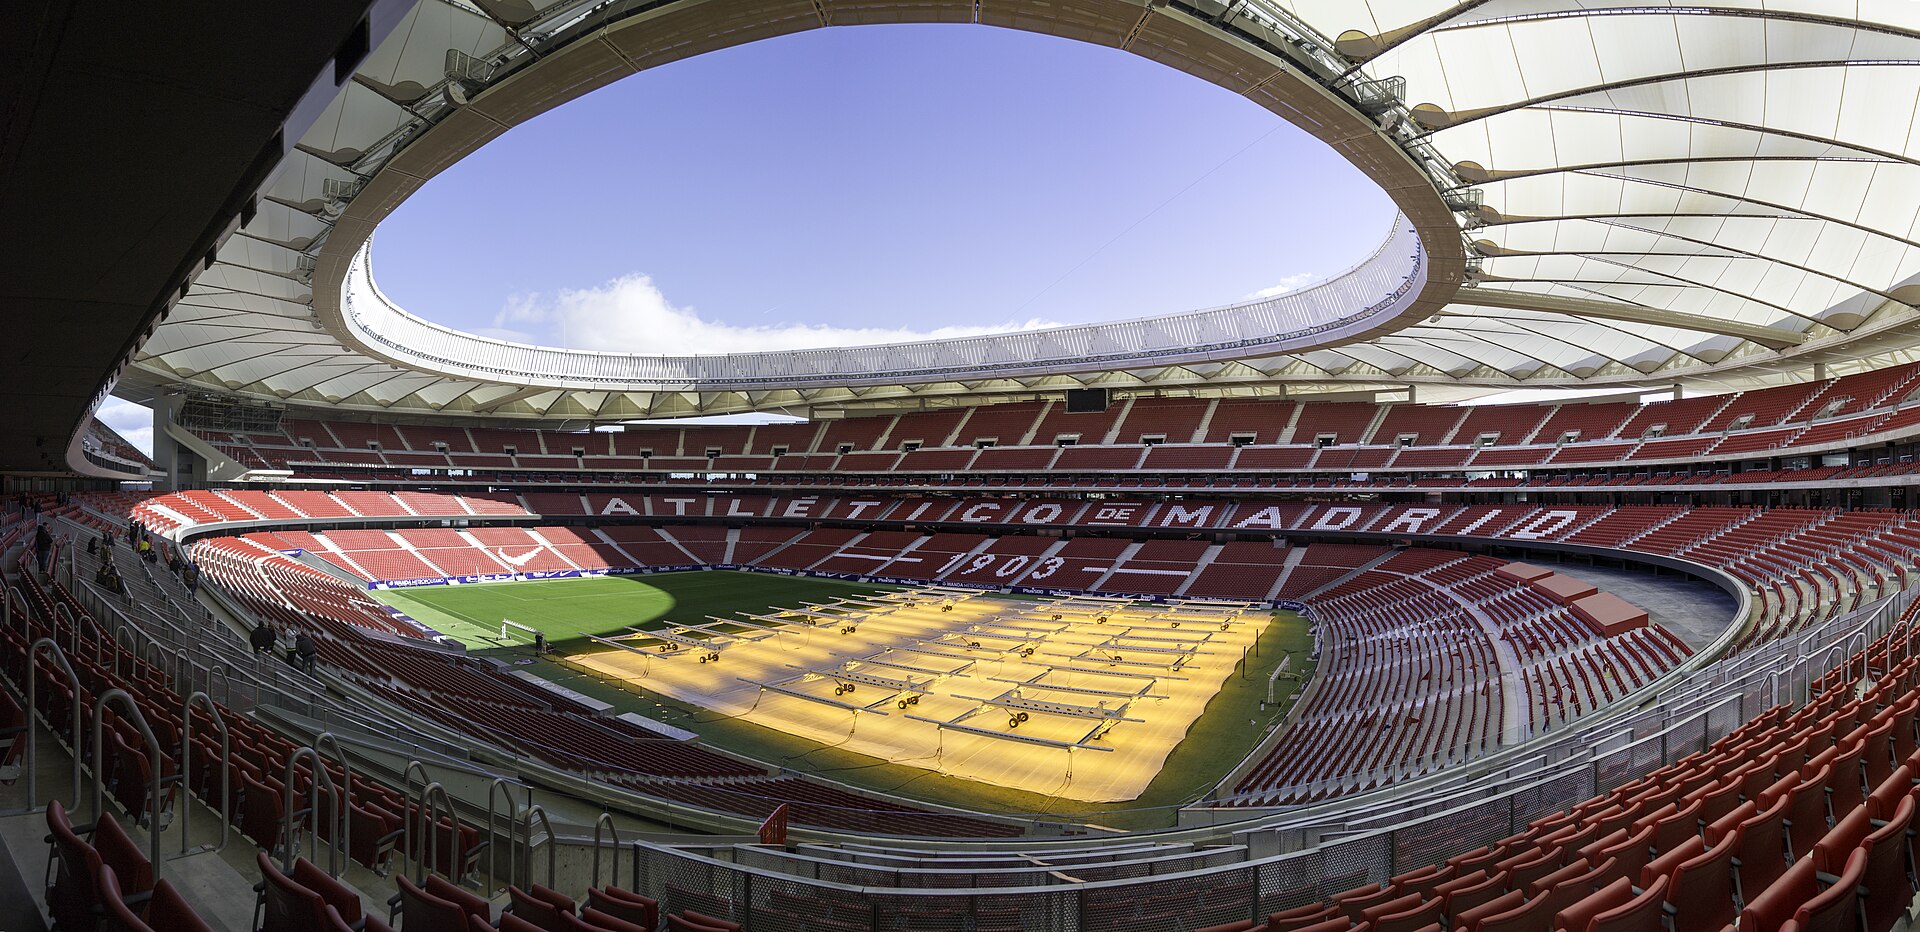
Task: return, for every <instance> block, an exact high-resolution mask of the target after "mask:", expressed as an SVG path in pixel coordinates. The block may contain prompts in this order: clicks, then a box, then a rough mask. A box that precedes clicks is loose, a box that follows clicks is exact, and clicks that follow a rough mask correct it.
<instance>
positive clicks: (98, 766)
mask: <svg viewBox="0 0 1920 932" xmlns="http://www.w3.org/2000/svg"><path fill="white" fill-rule="evenodd" d="M116 702H118V703H121V704H122V705H124V706H125V707H126V710H127V712H128V713H129V714H128V715H127V718H129V719H131V720H132V721H133V724H134V727H136V728H138V729H140V737H142V738H145V739H146V742H147V753H148V754H150V755H152V756H151V757H149V758H148V759H147V763H148V764H149V765H150V766H148V767H147V771H148V773H149V774H150V775H151V776H149V777H148V779H147V861H148V862H149V863H151V864H152V865H153V879H155V880H159V879H160V776H161V774H160V771H161V769H162V765H161V759H162V751H161V749H160V739H158V738H155V737H154V736H153V729H152V728H151V727H149V726H148V725H147V717H146V716H145V715H144V714H142V713H141V712H140V704H139V703H137V702H135V701H133V694H132V693H129V692H127V691H126V690H124V689H117V688H116V689H109V690H107V691H106V692H104V693H101V694H100V698H99V699H96V700H94V703H93V817H94V818H95V819H99V818H100V817H101V816H102V815H104V814H105V813H106V811H107V810H106V809H105V808H103V805H102V798H103V796H104V794H105V792H106V786H107V765H106V760H107V758H106V754H107V729H106V724H107V706H109V705H112V704H113V703H116ZM78 756H79V755H78V752H77V751H76V752H75V757H78Z"/></svg>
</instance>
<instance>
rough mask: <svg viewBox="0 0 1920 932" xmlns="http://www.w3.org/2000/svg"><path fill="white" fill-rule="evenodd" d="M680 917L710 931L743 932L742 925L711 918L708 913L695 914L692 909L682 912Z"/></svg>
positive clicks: (729, 920) (715, 917)
mask: <svg viewBox="0 0 1920 932" xmlns="http://www.w3.org/2000/svg"><path fill="white" fill-rule="evenodd" d="M680 917H681V918H682V919H685V920H687V921H688V922H692V923H696V924H698V925H703V926H706V927H707V928H709V929H723V930H725V932H743V930H742V928H741V925H740V923H737V922H734V921H733V920H731V919H722V918H720V917H719V916H709V915H707V914H706V913H700V912H695V911H693V910H691V909H683V910H681V911H680Z"/></svg>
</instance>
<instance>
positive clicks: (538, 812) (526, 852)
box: [519, 805, 600, 887]
mask: <svg viewBox="0 0 1920 932" xmlns="http://www.w3.org/2000/svg"><path fill="white" fill-rule="evenodd" d="M534 816H539V817H540V827H541V828H543V829H545V830H546V832H547V844H546V848H547V886H548V887H552V886H553V823H552V822H549V821H547V810H545V809H543V808H541V807H540V806H537V805H535V806H528V807H527V811H526V812H525V813H524V814H523V815H522V816H521V823H520V824H521V827H522V829H523V830H524V831H523V832H522V835H521V839H520V845H521V848H520V852H521V858H519V860H522V861H524V862H525V863H526V865H527V875H526V879H527V880H529V881H531V880H532V879H533V817H534ZM594 830H595V831H596V832H597V831H598V830H599V827H598V826H595V829H594ZM593 853H594V854H595V855H598V854H599V853H600V849H599V848H598V847H596V848H594V850H593ZM596 877H597V875H596ZM529 886H531V884H529Z"/></svg>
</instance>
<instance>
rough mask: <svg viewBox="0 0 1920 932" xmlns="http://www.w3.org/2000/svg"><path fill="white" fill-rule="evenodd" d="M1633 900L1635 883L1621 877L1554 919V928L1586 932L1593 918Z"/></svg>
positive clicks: (1569, 907) (1572, 905)
mask: <svg viewBox="0 0 1920 932" xmlns="http://www.w3.org/2000/svg"><path fill="white" fill-rule="evenodd" d="M1632 898H1633V882H1632V881H1630V880H1628V879H1627V878H1625V877H1621V878H1619V879H1618V880H1615V881H1613V882H1612V883H1609V884H1607V885H1606V886H1604V887H1601V888H1600V889H1598V890H1595V891H1594V892H1592V893H1590V894H1588V895H1587V896H1586V897H1584V898H1583V899H1581V900H1580V901H1579V902H1577V903H1573V904H1571V905H1569V906H1567V907H1566V908H1565V909H1562V910H1560V912H1559V914H1558V915H1555V916H1554V917H1553V922H1554V926H1555V927H1556V928H1559V929H1565V930H1567V932H1586V929H1587V925H1588V923H1590V922H1592V921H1593V917H1594V916H1597V915H1599V914H1600V913H1603V912H1605V911H1607V910H1609V909H1612V908H1613V907H1615V906H1618V905H1620V904H1621V903H1625V902H1627V901H1628V900H1630V899H1632Z"/></svg>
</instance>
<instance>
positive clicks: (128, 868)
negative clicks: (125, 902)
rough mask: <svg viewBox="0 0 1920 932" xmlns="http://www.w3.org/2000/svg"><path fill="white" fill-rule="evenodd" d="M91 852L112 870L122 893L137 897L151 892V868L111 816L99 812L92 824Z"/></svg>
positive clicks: (144, 854)
mask: <svg viewBox="0 0 1920 932" xmlns="http://www.w3.org/2000/svg"><path fill="white" fill-rule="evenodd" d="M93 850H95V851H97V852H99V853H100V862H101V863H103V864H105V865H107V866H108V867H111V868H113V876H114V880H115V881H116V882H118V883H119V885H120V890H121V892H122V893H124V894H126V895H127V896H138V895H140V894H142V893H145V892H147V891H149V890H152V889H153V865H152V864H149V863H148V862H147V855H146V853H145V852H143V851H141V850H140V846H139V845H136V844H134V843H133V839H132V838H129V837H127V832H126V830H125V829H122V828H121V827H120V823H119V822H116V821H114V818H113V816H112V815H111V814H110V813H105V812H103V813H101V814H100V821H98V822H96V823H94V829H93Z"/></svg>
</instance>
